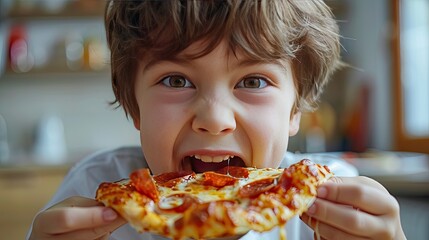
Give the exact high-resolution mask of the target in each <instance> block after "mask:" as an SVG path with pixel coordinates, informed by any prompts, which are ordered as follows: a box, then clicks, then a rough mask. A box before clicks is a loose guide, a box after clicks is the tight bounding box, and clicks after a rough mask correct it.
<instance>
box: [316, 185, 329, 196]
mask: <svg viewBox="0 0 429 240" xmlns="http://www.w3.org/2000/svg"><path fill="white" fill-rule="evenodd" d="M326 196H328V190H327V189H326V188H325V187H319V189H317V197H320V198H325V197H326Z"/></svg>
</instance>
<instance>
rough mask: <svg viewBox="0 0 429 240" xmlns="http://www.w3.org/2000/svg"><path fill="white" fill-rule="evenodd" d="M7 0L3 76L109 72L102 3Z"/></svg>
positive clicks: (0, 51)
mask: <svg viewBox="0 0 429 240" xmlns="http://www.w3.org/2000/svg"><path fill="white" fill-rule="evenodd" d="M7 2H8V1H6V2H5V1H0V8H1V9H2V11H0V14H1V15H0V32H1V38H2V39H0V43H2V44H1V45H2V47H0V75H1V78H2V79H5V78H13V79H16V78H24V79H34V78H44V77H45V75H50V74H52V73H54V74H56V75H57V76H58V74H59V75H60V76H61V75H62V74H66V75H67V74H73V73H84V74H98V73H106V72H108V64H107V62H108V61H107V59H108V56H109V54H108V49H107V44H106V39H105V32H104V26H103V12H104V8H105V3H106V1H103V0H58V1H47V0H37V1H36V0H21V1H9V4H6V3H7ZM57 79H61V77H57ZM0 80H1V79H0Z"/></svg>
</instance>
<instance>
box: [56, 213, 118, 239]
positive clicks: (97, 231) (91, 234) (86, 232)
mask: <svg viewBox="0 0 429 240" xmlns="http://www.w3.org/2000/svg"><path fill="white" fill-rule="evenodd" d="M125 223H126V222H125V220H123V219H122V218H118V219H117V220H115V221H113V222H112V223H110V224H108V225H104V226H100V227H96V228H92V229H82V230H77V231H73V232H67V233H64V234H58V235H55V240H75V239H97V240H101V239H108V238H109V237H110V233H111V232H113V231H115V230H116V229H117V228H119V227H120V226H122V225H123V224H125Z"/></svg>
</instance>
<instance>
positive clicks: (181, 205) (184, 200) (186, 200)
mask: <svg viewBox="0 0 429 240" xmlns="http://www.w3.org/2000/svg"><path fill="white" fill-rule="evenodd" d="M198 203H199V200H198V199H197V198H196V197H194V196H192V195H190V194H186V193H178V194H173V195H170V196H167V197H164V198H162V199H161V200H160V201H159V202H158V205H157V206H158V209H159V210H161V211H163V212H172V213H183V212H184V211H186V209H188V208H189V207H191V206H192V205H195V204H198Z"/></svg>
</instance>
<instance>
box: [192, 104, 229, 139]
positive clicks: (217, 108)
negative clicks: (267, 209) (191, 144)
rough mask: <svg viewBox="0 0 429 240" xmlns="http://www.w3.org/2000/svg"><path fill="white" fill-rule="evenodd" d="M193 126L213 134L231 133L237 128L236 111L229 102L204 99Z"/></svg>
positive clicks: (198, 130) (199, 130)
mask: <svg viewBox="0 0 429 240" xmlns="http://www.w3.org/2000/svg"><path fill="white" fill-rule="evenodd" d="M192 128H193V130H194V131H196V132H199V133H209V134H211V135H221V134H227V133H231V132H233V131H234V130H235V128H236V121H235V116H234V111H233V109H232V108H231V106H230V105H229V104H228V103H227V102H224V101H222V102H210V101H204V104H200V105H199V107H198V108H197V110H196V112H195V117H194V119H193V121H192Z"/></svg>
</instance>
